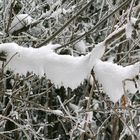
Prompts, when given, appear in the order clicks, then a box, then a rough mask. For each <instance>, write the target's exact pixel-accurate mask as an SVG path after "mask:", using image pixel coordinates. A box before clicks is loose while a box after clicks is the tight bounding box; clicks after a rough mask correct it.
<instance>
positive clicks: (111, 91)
mask: <svg viewBox="0 0 140 140" xmlns="http://www.w3.org/2000/svg"><path fill="white" fill-rule="evenodd" d="M139 70H140V62H138V63H135V64H134V65H130V66H126V67H123V66H120V65H117V64H113V63H111V62H103V61H101V60H98V61H97V63H96V65H95V67H94V71H95V75H96V77H97V79H98V81H99V83H101V84H102V86H103V89H104V91H105V92H106V93H107V94H108V95H109V97H110V99H111V100H112V101H113V102H117V101H118V100H119V99H120V98H121V96H122V95H123V94H124V90H123V81H124V80H125V79H132V78H134V77H135V76H136V75H138V74H139Z"/></svg>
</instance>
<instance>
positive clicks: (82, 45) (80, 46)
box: [74, 40, 87, 54]
mask: <svg viewBox="0 0 140 140" xmlns="http://www.w3.org/2000/svg"><path fill="white" fill-rule="evenodd" d="M74 48H75V49H76V50H77V51H79V52H80V53H84V54H85V53H86V49H87V46H86V45H85V42H84V41H83V40H80V41H79V42H77V43H76V44H75V47H74Z"/></svg>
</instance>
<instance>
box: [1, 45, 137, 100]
mask: <svg viewBox="0 0 140 140" xmlns="http://www.w3.org/2000/svg"><path fill="white" fill-rule="evenodd" d="M57 47H60V45H59V44H48V45H47V46H43V47H41V48H31V47H30V48H25V47H22V46H19V45H18V44H16V43H4V44H0V52H2V51H4V52H6V54H7V65H6V69H11V70H13V71H14V72H15V73H19V74H24V75H25V74H26V73H27V72H28V71H29V72H33V73H35V74H37V75H39V76H44V74H46V76H47V78H48V79H50V80H51V82H52V83H54V84H55V85H56V86H58V87H60V86H64V87H65V88H67V87H70V88H71V89H75V88H77V87H78V86H79V85H80V84H81V83H82V82H83V81H84V79H87V78H88V79H89V80H90V81H91V83H92V82H93V79H91V78H90V73H91V70H92V68H93V67H94V72H95V76H96V78H97V80H98V82H99V83H100V84H101V85H102V86H103V89H104V91H105V92H106V94H108V96H109V97H110V99H111V100H112V101H113V102H117V101H118V100H119V99H120V98H121V96H122V95H123V94H124V90H123V81H124V80H125V79H132V78H134V77H135V76H136V75H138V74H139V69H140V62H138V63H135V64H134V65H130V66H126V67H123V66H120V65H117V64H114V63H112V62H108V61H106V62H103V61H101V60H100V59H101V57H102V56H103V54H104V52H105V45H104V42H101V43H99V44H97V45H96V46H95V48H94V49H93V50H92V51H91V53H88V54H87V55H85V56H79V57H74V56H70V55H59V54H57V53H55V51H54V50H55V49H56V48H57ZM127 83H128V82H127ZM131 83H133V82H129V85H126V88H127V89H126V91H129V92H131V89H130V88H128V87H134V85H133V84H131ZM134 90H135V89H134ZM134 90H133V91H134Z"/></svg>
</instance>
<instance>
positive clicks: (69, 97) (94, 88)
mask: <svg viewBox="0 0 140 140" xmlns="http://www.w3.org/2000/svg"><path fill="white" fill-rule="evenodd" d="M20 14H27V15H26V17H25V18H23V19H18V18H19V17H18V15H20ZM29 17H30V18H31V20H32V22H28V20H25V19H29ZM132 17H133V18H136V19H137V21H136V23H135V24H133V32H132V36H131V38H127V35H126V34H127V33H126V31H125V28H126V26H125V25H127V23H128V22H130V21H131V18H132ZM14 18H17V19H18V20H19V23H20V24H21V25H22V27H21V28H19V29H17V28H16V26H17V25H15V27H14V26H12V25H11V23H12V21H13V19H14ZM139 22H140V2H139V0H127V1H126V2H125V1H121V0H89V1H85V0H20V1H17V0H2V1H0V43H6V42H16V43H17V44H19V45H21V46H25V47H30V46H31V47H36V48H39V47H42V46H43V45H46V44H47V43H49V42H52V43H58V44H61V45H62V46H61V47H60V48H59V49H57V50H56V52H57V53H59V54H62V55H63V54H68V55H74V56H80V55H85V54H87V53H88V52H90V51H91V50H92V48H93V47H94V46H95V44H97V43H99V42H101V41H104V40H105V43H106V46H107V48H106V52H105V54H104V56H103V58H102V59H103V60H105V61H106V60H109V61H113V62H114V63H117V64H121V65H123V66H126V65H130V64H133V63H135V62H137V61H139V60H140V44H139V43H140V40H139V38H140V30H139ZM12 29H14V30H12ZM117 29H118V30H117ZM115 30H117V31H116V32H114V31H115ZM0 56H1V62H2V63H1V69H0V70H1V71H0V139H1V140H19V139H21V140H50V139H51V140H136V139H140V121H139V116H140V107H139V106H140V104H139V103H140V92H139V90H137V92H136V93H135V94H130V95H128V96H127V99H126V97H125V96H124V97H122V99H120V101H119V102H118V103H115V104H114V103H113V102H112V101H111V100H110V98H109V97H108V96H107V95H106V93H104V92H103V90H102V86H101V85H100V84H99V83H98V81H97V80H96V77H95V75H94V69H93V71H92V72H91V78H90V79H88V80H85V81H84V83H83V84H81V85H80V86H79V87H78V88H77V89H75V90H73V91H72V90H71V89H70V88H68V89H65V88H64V87H61V88H57V87H56V86H54V84H53V83H51V81H50V80H49V79H47V75H45V74H44V77H39V76H38V75H35V74H33V73H30V72H27V75H19V74H14V73H13V72H12V71H6V72H5V67H4V66H5V57H4V56H3V54H1V55H0ZM15 65H16V64H15ZM138 78H139V76H137V77H136V79H138ZM131 80H133V82H134V83H135V79H131ZM114 82H115V81H114ZM136 86H137V85H136ZM136 88H137V87H136ZM112 94H113V93H112ZM114 96H115V95H114Z"/></svg>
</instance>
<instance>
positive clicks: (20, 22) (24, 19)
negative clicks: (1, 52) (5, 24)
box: [9, 14, 33, 33]
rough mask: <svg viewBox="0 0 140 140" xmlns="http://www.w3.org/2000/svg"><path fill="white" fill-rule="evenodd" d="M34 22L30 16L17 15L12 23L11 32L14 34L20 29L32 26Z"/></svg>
mask: <svg viewBox="0 0 140 140" xmlns="http://www.w3.org/2000/svg"><path fill="white" fill-rule="evenodd" d="M32 21H33V18H32V17H31V16H30V15H28V14H19V15H16V16H15V17H14V19H13V21H12V23H11V26H10V29H9V32H10V33H13V32H14V31H17V30H19V29H22V28H23V27H25V26H27V25H29V24H31V23H32Z"/></svg>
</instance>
